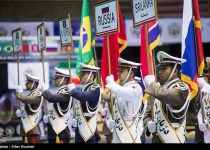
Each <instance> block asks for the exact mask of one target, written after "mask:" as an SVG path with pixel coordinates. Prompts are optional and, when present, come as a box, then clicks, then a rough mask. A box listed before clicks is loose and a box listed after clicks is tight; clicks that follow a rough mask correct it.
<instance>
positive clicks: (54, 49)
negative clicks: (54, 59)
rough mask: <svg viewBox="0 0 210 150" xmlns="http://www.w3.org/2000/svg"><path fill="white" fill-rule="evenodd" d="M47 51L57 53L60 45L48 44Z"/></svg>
mask: <svg viewBox="0 0 210 150" xmlns="http://www.w3.org/2000/svg"><path fill="white" fill-rule="evenodd" d="M46 52H54V53H56V52H58V47H56V46H47V48H46Z"/></svg>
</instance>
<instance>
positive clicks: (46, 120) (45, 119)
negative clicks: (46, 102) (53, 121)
mask: <svg viewBox="0 0 210 150" xmlns="http://www.w3.org/2000/svg"><path fill="white" fill-rule="evenodd" d="M43 121H44V123H49V116H48V115H44V117H43Z"/></svg>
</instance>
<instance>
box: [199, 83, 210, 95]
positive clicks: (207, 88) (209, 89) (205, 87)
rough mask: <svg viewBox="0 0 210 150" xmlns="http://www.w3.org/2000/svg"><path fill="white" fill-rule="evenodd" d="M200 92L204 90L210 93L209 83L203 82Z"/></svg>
mask: <svg viewBox="0 0 210 150" xmlns="http://www.w3.org/2000/svg"><path fill="white" fill-rule="evenodd" d="M201 92H205V93H207V94H209V95H210V85H209V84H204V86H203V87H202V89H201Z"/></svg>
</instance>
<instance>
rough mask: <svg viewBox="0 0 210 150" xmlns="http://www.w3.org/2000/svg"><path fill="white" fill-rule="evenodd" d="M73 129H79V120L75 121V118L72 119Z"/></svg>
mask: <svg viewBox="0 0 210 150" xmlns="http://www.w3.org/2000/svg"><path fill="white" fill-rule="evenodd" d="M72 127H74V128H76V127H77V119H75V118H73V119H72Z"/></svg>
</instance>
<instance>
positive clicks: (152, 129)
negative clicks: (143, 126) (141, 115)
mask: <svg viewBox="0 0 210 150" xmlns="http://www.w3.org/2000/svg"><path fill="white" fill-rule="evenodd" d="M156 128H157V125H156V122H155V121H152V120H151V121H149V123H148V130H149V132H150V133H154V132H156Z"/></svg>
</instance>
